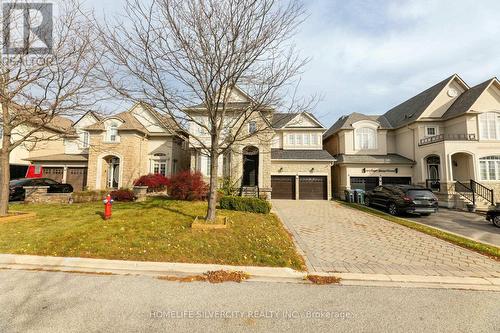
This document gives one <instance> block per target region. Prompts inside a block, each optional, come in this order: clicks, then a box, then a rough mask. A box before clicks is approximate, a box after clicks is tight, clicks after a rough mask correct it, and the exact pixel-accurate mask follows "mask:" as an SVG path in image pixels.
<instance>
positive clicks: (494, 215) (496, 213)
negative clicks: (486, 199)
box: [486, 204, 500, 228]
mask: <svg viewBox="0 0 500 333" xmlns="http://www.w3.org/2000/svg"><path fill="white" fill-rule="evenodd" d="M486 220H488V221H490V222H493V224H494V225H496V226H497V227H499V228H500V204H497V205H496V207H495V208H492V209H490V210H488V212H487V213H486Z"/></svg>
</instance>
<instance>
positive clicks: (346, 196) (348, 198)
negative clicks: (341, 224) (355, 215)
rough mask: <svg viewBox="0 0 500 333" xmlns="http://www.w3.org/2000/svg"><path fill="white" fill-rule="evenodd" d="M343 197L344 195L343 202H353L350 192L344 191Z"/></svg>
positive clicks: (352, 193)
mask: <svg viewBox="0 0 500 333" xmlns="http://www.w3.org/2000/svg"><path fill="white" fill-rule="evenodd" d="M344 195H345V201H347V202H354V192H353V191H352V190H345V191H344Z"/></svg>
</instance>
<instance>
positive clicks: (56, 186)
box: [9, 178, 73, 201]
mask: <svg viewBox="0 0 500 333" xmlns="http://www.w3.org/2000/svg"><path fill="white" fill-rule="evenodd" d="M24 186H48V187H49V188H48V189H47V193H71V192H73V186H71V185H70V184H61V183H59V182H56V181H55V180H52V179H49V178H21V179H16V180H11V181H10V182H9V187H10V194H9V201H22V200H24V198H25V195H26V190H25V189H24V188H23V187H24Z"/></svg>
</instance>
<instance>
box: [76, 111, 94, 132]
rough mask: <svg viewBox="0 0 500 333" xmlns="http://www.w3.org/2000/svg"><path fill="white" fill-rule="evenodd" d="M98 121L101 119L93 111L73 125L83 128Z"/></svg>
mask: <svg viewBox="0 0 500 333" xmlns="http://www.w3.org/2000/svg"><path fill="white" fill-rule="evenodd" d="M98 121H99V120H98V119H97V118H96V117H95V116H94V115H93V114H92V113H91V112H87V113H86V114H84V115H83V117H81V118H80V119H79V120H78V121H77V122H76V123H75V124H74V125H73V127H74V128H75V129H82V128H85V127H87V126H91V125H94V124H95V123H97V122H98Z"/></svg>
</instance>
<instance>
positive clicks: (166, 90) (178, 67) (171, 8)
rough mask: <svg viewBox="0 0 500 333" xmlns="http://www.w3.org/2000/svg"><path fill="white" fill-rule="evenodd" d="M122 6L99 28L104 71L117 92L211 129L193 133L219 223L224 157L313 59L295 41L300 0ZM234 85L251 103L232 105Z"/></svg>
mask: <svg viewBox="0 0 500 333" xmlns="http://www.w3.org/2000/svg"><path fill="white" fill-rule="evenodd" d="M125 9H126V11H125V12H126V13H125V16H124V17H125V19H124V20H114V21H109V20H108V21H106V23H105V24H103V25H102V26H101V29H100V30H101V41H102V43H103V45H104V47H105V48H106V49H107V53H106V55H105V58H106V62H105V63H103V67H102V70H103V74H102V75H103V78H105V80H106V81H107V83H108V84H109V86H110V87H111V88H112V89H113V90H114V92H115V93H116V94H117V95H119V96H122V97H125V98H127V99H131V100H133V101H135V102H142V103H146V104H148V105H151V106H152V107H154V108H155V109H157V110H158V111H159V112H163V113H164V114H166V115H168V116H169V117H171V118H172V119H173V120H174V122H175V124H176V126H178V127H179V128H186V126H187V124H195V125H196V126H198V127H199V128H201V129H203V132H204V133H205V134H207V136H208V140H206V137H205V136H204V135H201V134H199V133H193V131H191V132H190V133H189V135H190V138H191V140H193V141H195V142H197V144H198V145H199V146H200V147H202V149H203V151H204V152H205V154H207V155H208V156H209V157H210V161H211V163H210V184H209V185H210V187H209V201H208V210H207V215H206V219H207V220H208V221H214V219H215V216H216V190H217V174H218V170H217V169H218V163H217V161H218V158H219V156H220V155H221V154H224V153H225V152H227V151H228V150H229V149H231V147H232V146H233V145H235V144H236V143H238V142H241V141H244V140H246V139H248V138H249V137H251V136H255V135H258V134H259V133H261V132H263V131H266V130H269V127H270V126H271V125H270V123H269V121H268V122H267V125H265V126H261V127H259V128H257V129H256V130H255V131H253V132H252V133H248V131H246V130H245V126H244V124H245V123H246V121H247V120H249V119H252V118H253V117H255V116H256V115H263V114H264V113H266V112H267V115H266V116H265V117H268V114H269V111H271V110H273V108H277V107H281V108H283V107H285V106H287V109H290V108H291V106H290V105H288V104H287V103H285V99H284V98H283V96H285V95H286V94H287V91H290V90H293V89H294V87H295V84H296V83H297V82H298V75H299V74H300V73H301V71H302V69H303V67H304V65H305V64H306V62H307V60H305V59H301V58H300V57H299V55H298V53H297V52H296V49H295V48H294V45H293V43H292V37H293V36H294V35H295V33H296V30H297V28H298V27H299V25H300V24H301V23H302V21H303V19H304V9H303V6H302V4H301V3H300V2H299V0H286V1H281V0H151V1H149V2H148V3H147V4H144V2H143V1H139V0H127V4H126V7H125ZM237 86H239V87H241V88H242V89H243V90H244V91H245V92H247V93H248V95H249V96H250V102H249V103H248V104H246V105H244V106H242V108H241V109H239V110H236V111H235V110H234V107H233V106H231V105H230V103H228V102H227V101H228V99H229V97H230V95H231V93H232V92H233V91H234V89H235V87H237ZM288 102H289V101H288ZM193 104H198V107H192V105H193ZM292 104H293V103H292ZM200 112H202V113H203V114H204V115H205V117H204V118H202V119H204V120H201V118H199V117H197V116H199V115H200ZM205 120H206V121H205ZM228 129H230V131H229V133H228Z"/></svg>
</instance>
